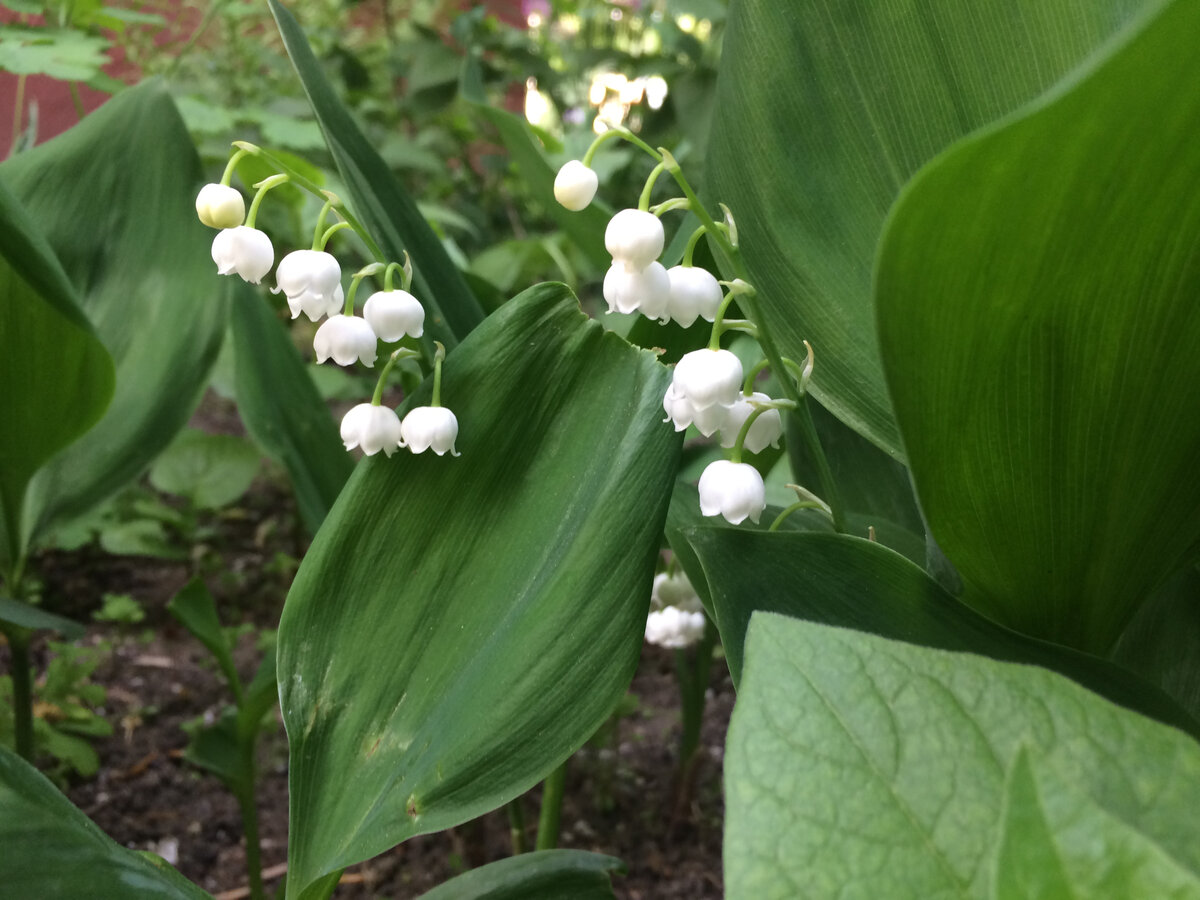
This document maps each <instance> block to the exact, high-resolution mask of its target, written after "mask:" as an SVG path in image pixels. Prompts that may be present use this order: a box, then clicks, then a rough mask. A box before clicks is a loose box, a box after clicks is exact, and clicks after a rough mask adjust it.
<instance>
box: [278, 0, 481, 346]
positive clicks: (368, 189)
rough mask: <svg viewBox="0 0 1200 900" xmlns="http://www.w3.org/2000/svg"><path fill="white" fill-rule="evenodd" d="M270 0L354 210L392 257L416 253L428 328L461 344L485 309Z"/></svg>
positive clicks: (287, 17)
mask: <svg viewBox="0 0 1200 900" xmlns="http://www.w3.org/2000/svg"><path fill="white" fill-rule="evenodd" d="M268 3H269V4H270V7H271V13H272V15H274V16H275V23H276V25H278V26H279V34H280V36H281V37H282V38H283V45H284V47H286V48H287V52H288V56H290V57H291V59H292V65H293V66H294V67H295V69H296V74H297V75H299V76H300V82H301V84H302V85H303V86H304V92H305V94H307V95H308V101H309V103H310V104H312V108H313V114H314V115H315V116H316V117H317V123H318V124H319V125H320V126H321V132H322V133H323V134H324V135H325V143H326V144H327V145H328V147H329V152H330V154H331V155H332V156H333V161H334V163H336V164H337V167H338V171H339V172H340V173H341V175H342V180H343V181H344V182H345V184H346V189H347V190H348V191H349V192H350V201H351V203H350V206H351V208H352V209H353V210H354V211H355V213H356V214H357V215H358V216H360V217H361V219H362V222H363V225H364V226H365V227H366V228H367V230H368V231H369V232H370V233H371V235H372V236H373V237H374V238H375V240H376V241H378V243H379V246H380V248H381V249H382V251H383V252H384V254H386V256H387V257H388V259H390V260H403V259H404V251H405V250H408V252H409V253H410V254H411V256H412V261H413V265H414V267H415V273H414V275H413V284H414V293H416V294H417V295H418V297H419V298H420V300H421V302H422V303H424V304H425V308H426V310H427V311H428V313H429V315H428V317H427V318H426V330H427V332H428V333H429V334H430V335H431V336H432V337H434V338H437V339H438V340H440V341H441V342H442V343H443V344H445V345H446V346H447V347H453V346H454V345H455V344H456V343H458V342H459V341H460V340H462V339H463V338H464V337H466V335H467V333H468V332H470V331H471V329H472V328H474V327H475V326H476V325H478V324H479V323H480V322H481V321H482V320H483V308H482V307H481V306H480V305H479V301H478V300H477V299H475V295H474V294H472V293H471V289H470V288H469V287H467V283H466V281H465V280H464V279H463V277H462V273H461V272H459V271H458V269H457V268H456V267H455V265H454V263H452V262H451V261H450V257H449V256H447V255H446V250H445V248H443V247H442V243H441V241H439V240H438V237H437V235H435V234H434V233H433V230H432V229H431V228H430V227H429V225H428V223H427V222H426V221H425V218H424V216H422V215H421V211H420V210H419V209H417V205H416V204H415V203H414V202H413V200H412V198H411V197H409V195H408V193H407V192H406V191H405V190H404V188H403V187H402V186H401V185H400V183H399V182H398V181H397V180H396V177H395V176H394V175H392V173H391V171H390V170H389V169H388V167H387V165H386V164H385V163H384V161H383V160H382V159H380V158H379V153H378V152H376V150H375V148H374V147H372V146H371V145H370V143H368V141H367V139H366V137H364V136H363V133H362V132H361V131H360V130H359V128H358V125H356V124H355V122H354V119H353V118H351V116H350V113H349V112H348V111H347V110H346V107H345V106H343V105H342V102H341V100H339V99H338V97H337V94H336V93H334V90H333V86H332V85H330V83H329V80H328V79H327V78H326V77H325V73H324V72H323V71H322V69H321V64H320V63H319V62H318V61H317V58H316V56H314V55H313V51H312V48H311V47H310V46H309V45H308V40H307V38H305V36H304V32H303V31H302V30H301V29H300V26H299V25H298V24H297V23H296V19H295V18H294V17H293V16H292V14H291V13H290V12H288V10H287V9H286V8H285V7H284V6H283V5H282V4H281V3H279V2H278V0H268Z"/></svg>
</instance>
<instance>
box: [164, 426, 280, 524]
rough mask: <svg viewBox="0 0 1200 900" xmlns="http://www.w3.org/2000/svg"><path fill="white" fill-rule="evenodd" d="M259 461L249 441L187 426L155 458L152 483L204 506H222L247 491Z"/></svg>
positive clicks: (205, 507)
mask: <svg viewBox="0 0 1200 900" xmlns="http://www.w3.org/2000/svg"><path fill="white" fill-rule="evenodd" d="M260 462H261V459H260V457H259V455H258V450H256V449H255V447H254V445H253V444H251V443H250V442H249V441H246V440H243V439H242V438H239V437H234V436H233V435H229V434H207V433H205V432H203V431H199V430H197V429H195V428H187V429H184V430H183V431H181V432H180V433H179V436H178V437H177V438H175V440H174V441H173V442H172V443H171V446H169V447H168V448H167V449H166V450H164V451H163V453H162V455H161V456H160V457H159V458H158V459H156V460H155V461H154V465H153V466H151V467H150V483H151V484H152V485H154V487H155V488H156V489H157V490H160V491H162V492H163V493H164V494H175V495H177V496H180V497H186V498H187V499H188V500H189V501H190V502H191V503H192V504H194V505H195V506H197V507H199V508H201V509H219V508H220V507H222V506H228V505H229V504H230V503H233V502H234V501H235V500H237V499H238V498H239V497H240V496H242V494H244V493H246V491H247V490H248V489H249V488H250V483H251V482H252V481H254V476H255V475H257V474H258V467H259V463H260Z"/></svg>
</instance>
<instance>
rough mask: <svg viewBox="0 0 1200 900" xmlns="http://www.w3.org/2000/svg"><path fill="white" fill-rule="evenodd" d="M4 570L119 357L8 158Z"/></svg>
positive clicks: (89, 421)
mask: <svg viewBox="0 0 1200 900" xmlns="http://www.w3.org/2000/svg"><path fill="white" fill-rule="evenodd" d="M0 179H2V181H0V301H2V302H3V304H4V305H3V315H0V384H3V385H4V389H3V390H2V391H0V422H3V423H4V427H3V429H2V430H0V570H2V571H3V572H4V574H5V577H6V579H7V578H8V577H10V572H11V570H12V568H13V567H14V566H16V565H17V564H18V561H19V560H21V559H22V558H23V557H24V554H25V549H26V547H27V546H28V535H27V529H26V527H25V524H24V519H25V516H24V515H23V513H24V510H25V505H26V491H27V488H28V485H29V481H30V479H31V478H32V477H33V476H34V473H35V472H37V470H38V469H39V468H40V467H42V466H43V465H44V464H45V463H46V461H47V460H48V459H50V457H51V456H53V455H54V454H55V453H57V452H58V451H60V450H61V449H62V448H63V447H65V446H67V445H68V444H69V443H70V442H71V441H73V440H75V439H76V438H78V437H79V436H80V435H81V434H83V433H84V432H86V431H87V430H88V429H89V428H90V427H91V426H92V425H94V424H95V423H96V421H97V420H98V419H99V418H100V416H101V415H102V414H103V413H104V409H105V407H106V406H108V403H109V401H110V399H111V398H112V394H113V381H114V372H113V361H112V357H111V356H109V354H108V351H107V350H106V349H105V348H104V345H103V344H101V343H100V341H99V340H98V339H97V337H96V334H95V331H94V330H93V329H92V326H91V323H90V322H88V320H87V318H86V317H85V316H84V315H83V313H82V312H81V311H80V308H79V300H78V297H77V295H76V293H75V289H74V288H73V287H72V286H71V283H70V281H69V280H68V278H67V275H66V273H65V272H64V271H63V268H62V266H61V264H60V263H59V260H58V257H57V256H56V255H55V253H54V250H53V249H52V248H51V247H50V245H49V243H48V242H47V241H46V239H45V237H44V236H43V234H42V232H41V231H40V230H39V229H38V228H37V226H36V225H35V224H34V222H33V220H32V218H31V217H30V215H29V213H27V212H26V210H25V209H24V208H22V206H21V204H20V203H19V201H18V200H17V199H16V198H15V197H14V196H13V195H12V194H11V193H9V190H8V184H9V182H8V179H7V173H6V171H5V169H4V167H2V166H0Z"/></svg>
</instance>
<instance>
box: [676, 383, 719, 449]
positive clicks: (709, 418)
mask: <svg viewBox="0 0 1200 900" xmlns="http://www.w3.org/2000/svg"><path fill="white" fill-rule="evenodd" d="M663 412H665V413H666V414H667V417H666V418H665V419H663V422H672V423H674V425H675V430H676V431H685V430H686V429H687V427H688V426H689V425H695V426H696V430H697V431H699V432H700V433H701V434H702V435H704V436H705V437H710V436H712V435H713V434H716V432H717V431H718V430H720V428H721V422H723V421H724V419H725V407H723V406H721V405H720V404H713V405H711V406H706V407H705V408H704V409H695V408H694V407H693V406H692V402H691V401H690V400H688V399H687V397H684V396H682V395H680V394H679V393H677V392H676V390H675V385H673V384H672V385H669V386H668V387H667V392H666V393H665V394H664V395H663Z"/></svg>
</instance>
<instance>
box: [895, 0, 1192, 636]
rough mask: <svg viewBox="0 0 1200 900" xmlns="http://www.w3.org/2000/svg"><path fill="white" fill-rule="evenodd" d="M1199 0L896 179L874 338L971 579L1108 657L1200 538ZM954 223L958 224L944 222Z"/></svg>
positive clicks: (999, 604)
mask: <svg viewBox="0 0 1200 900" xmlns="http://www.w3.org/2000/svg"><path fill="white" fill-rule="evenodd" d="M1198 35H1200V4H1197V3H1195V2H1190V0H1183V2H1174V3H1171V4H1169V5H1167V6H1165V7H1164V8H1162V9H1161V10H1160V11H1159V12H1157V13H1156V14H1155V15H1153V16H1146V17H1143V18H1141V19H1139V20H1138V27H1136V28H1131V29H1130V30H1129V32H1128V33H1127V34H1126V36H1125V37H1126V39H1125V41H1124V43H1122V44H1118V45H1117V46H1116V47H1115V49H1114V51H1113V52H1112V53H1111V54H1110V55H1109V56H1107V57H1105V58H1103V59H1101V60H1098V61H1097V62H1096V63H1095V64H1094V65H1093V66H1092V68H1091V69H1089V70H1087V71H1086V72H1083V73H1081V74H1080V75H1079V77H1077V78H1076V79H1075V80H1074V81H1073V82H1072V83H1070V84H1067V85H1065V86H1064V87H1063V88H1062V89H1061V90H1059V91H1058V92H1056V93H1055V94H1054V95H1053V96H1051V97H1049V98H1047V99H1046V100H1045V101H1044V102H1042V103H1040V104H1038V105H1036V106H1034V107H1033V108H1032V109H1030V110H1029V111H1028V112H1026V113H1025V114H1024V115H1022V116H1020V117H1019V118H1016V119H1014V120H1012V121H1009V122H1007V123H1006V124H1005V125H1003V126H1002V127H998V128H994V129H992V130H990V131H987V132H985V133H982V134H980V135H977V136H975V137H973V138H970V139H968V140H965V141H963V142H962V143H961V144H959V145H957V146H956V147H954V148H953V149H952V150H950V151H948V152H947V153H946V154H945V155H944V156H942V157H940V158H939V159H938V160H937V161H936V162H935V163H933V164H931V165H930V166H929V167H928V168H927V169H925V170H924V171H923V172H922V173H921V174H920V175H919V176H918V177H917V178H916V179H914V181H913V182H912V183H911V184H910V186H909V187H908V188H907V189H906V190H905V192H904V194H903V196H902V197H901V198H900V200H899V202H898V203H897V205H896V208H895V210H894V212H893V214H892V217H891V219H890V220H889V224H888V226H887V229H886V233H885V235H884V238H883V242H882V244H881V247H880V255H879V262H878V268H877V273H876V299H877V304H878V313H879V333H880V339H881V342H882V352H883V361H884V364H885V366H886V369H887V376H888V384H889V386H890V388H891V391H892V398H893V400H894V402H895V406H896V414H897V417H898V420H899V423H900V426H901V429H902V431H903V434H904V442H905V446H906V447H907V450H908V455H909V460H910V464H911V467H912V472H913V479H914V481H915V483H916V486H917V492H918V494H919V496H920V499H921V505H922V508H923V509H924V512H925V515H926V518H927V519H928V522H929V527H930V529H931V531H932V533H933V534H934V535H935V536H936V538H937V541H938V543H939V544H940V546H941V548H942V549H943V550H944V551H945V553H946V556H947V557H949V558H950V560H951V561H952V562H953V563H954V565H955V567H956V568H957V569H958V571H959V573H960V574H961V575H962V576H963V579H964V582H965V583H966V587H967V590H966V591H965V592H964V595H963V596H964V598H965V599H967V600H968V601H969V602H972V603H974V604H976V605H978V606H979V607H980V608H982V609H984V610H985V611H987V612H988V613H989V614H990V615H992V616H994V617H995V618H998V619H1000V620H1001V621H1003V622H1005V623H1006V624H1008V625H1010V626H1012V627H1015V628H1018V629H1019V630H1022V631H1025V632H1028V633H1030V634H1034V635H1037V636H1039V637H1044V638H1048V639H1051V640H1056V641H1059V642H1061V643H1066V644H1070V645H1072V646H1076V647H1079V648H1082V649H1089V650H1093V651H1098V652H1106V651H1107V650H1108V649H1109V648H1110V647H1111V645H1112V642H1113V641H1114V640H1115V639H1116V638H1117V636H1118V635H1119V634H1120V633H1121V630H1122V629H1123V627H1124V626H1125V624H1126V623H1127V622H1128V620H1129V618H1130V616H1131V615H1132V614H1133V612H1134V611H1135V609H1136V608H1137V606H1138V605H1139V604H1140V603H1141V602H1142V601H1143V600H1144V599H1145V598H1146V597H1147V596H1149V594H1150V593H1151V592H1152V591H1153V590H1154V588H1156V587H1157V586H1158V585H1159V584H1160V583H1162V582H1163V581H1164V580H1165V579H1166V578H1167V577H1168V576H1170V575H1171V574H1172V573H1173V572H1174V571H1176V570H1178V569H1179V568H1180V567H1181V566H1182V565H1183V564H1184V563H1185V562H1186V561H1187V560H1188V559H1194V558H1195V556H1196V553H1197V550H1198V549H1200V479H1198V478H1197V477H1196V460H1197V459H1198V458H1200V416H1198V415H1197V414H1196V391H1195V386H1196V385H1197V384H1200V354H1197V353H1196V347H1197V346H1198V345H1200V316H1197V315H1196V307H1197V303H1198V302H1200V252H1198V251H1200V193H1198V192H1197V191H1196V190H1195V185H1196V183H1197V179H1198V178H1200V144H1198V143H1197V142H1196V140H1195V135H1196V127H1197V123H1198V122H1200V92H1196V91H1184V90H1180V88H1179V86H1180V85H1182V84H1196V83H1200V54H1198V53H1196V38H1197V36H1198ZM948 222H952V223H953V227H947V223H948Z"/></svg>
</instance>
